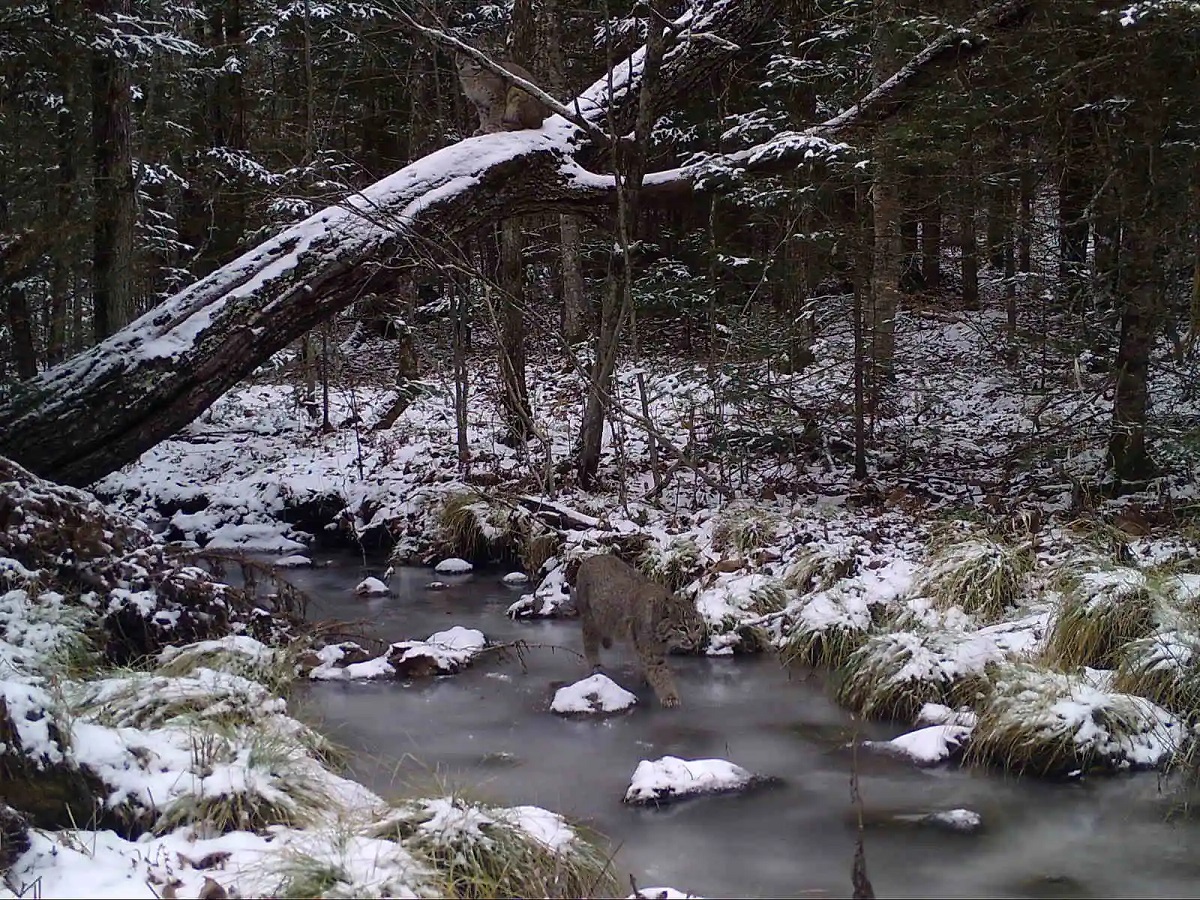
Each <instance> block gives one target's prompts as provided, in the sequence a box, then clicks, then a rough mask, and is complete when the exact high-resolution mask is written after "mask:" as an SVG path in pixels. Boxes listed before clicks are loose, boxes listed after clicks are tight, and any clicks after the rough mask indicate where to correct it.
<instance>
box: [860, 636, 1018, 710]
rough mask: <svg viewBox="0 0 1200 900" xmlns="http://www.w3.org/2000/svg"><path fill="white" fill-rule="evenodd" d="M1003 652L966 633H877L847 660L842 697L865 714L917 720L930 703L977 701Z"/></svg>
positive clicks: (954, 704) (957, 704) (947, 703)
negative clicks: (988, 671) (989, 665)
mask: <svg viewBox="0 0 1200 900" xmlns="http://www.w3.org/2000/svg"><path fill="white" fill-rule="evenodd" d="M1000 655H1001V654H1000V650H999V649H998V648H997V647H996V646H995V645H994V644H992V643H989V642H987V641H986V640H980V639H977V638H975V637H974V636H972V635H970V634H966V633H961V634H960V633H953V632H949V633H945V634H942V633H938V632H913V631H901V632H896V633H888V634H875V635H872V636H871V637H869V638H868V639H867V640H866V642H865V643H863V645H862V646H861V647H859V648H858V649H857V650H855V651H854V652H853V653H851V654H850V656H849V658H848V659H847V660H846V664H845V665H844V666H843V667H842V670H841V672H840V683H839V685H838V691H837V699H838V702H839V703H841V704H842V705H844V706H846V707H848V708H850V709H852V710H854V711H855V712H858V713H861V714H862V715H864V716H869V717H872V718H886V719H900V720H903V721H913V720H915V719H916V717H917V713H919V712H920V711H921V707H923V706H924V705H925V704H926V703H942V704H945V705H947V706H951V707H957V706H959V705H962V704H964V703H970V702H971V701H973V700H974V698H975V697H976V696H977V695H978V693H979V692H980V691H981V690H982V689H983V688H984V687H985V686H986V678H985V676H984V666H985V665H986V663H987V662H989V661H992V660H996V659H999V658H1000Z"/></svg>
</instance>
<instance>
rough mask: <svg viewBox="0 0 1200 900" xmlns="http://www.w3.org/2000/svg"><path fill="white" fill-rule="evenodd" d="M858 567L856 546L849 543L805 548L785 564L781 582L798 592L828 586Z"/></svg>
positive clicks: (851, 573) (811, 590)
mask: <svg viewBox="0 0 1200 900" xmlns="http://www.w3.org/2000/svg"><path fill="white" fill-rule="evenodd" d="M857 571H858V548H857V547H856V546H855V545H853V544H842V545H827V546H824V547H820V548H817V549H810V550H805V551H804V552H803V553H801V554H800V555H799V556H798V557H797V558H796V560H795V561H794V562H793V563H792V564H791V565H790V566H789V567H788V570H787V572H786V573H785V574H784V576H783V583H784V585H785V586H787V587H788V588H789V589H791V590H793V591H797V592H799V593H800V594H808V593H812V592H814V591H819V590H826V589H829V588H832V587H833V586H834V585H836V584H837V583H838V582H839V581H841V580H842V579H843V578H849V577H851V576H852V575H854V574H855V573H856V572H857Z"/></svg>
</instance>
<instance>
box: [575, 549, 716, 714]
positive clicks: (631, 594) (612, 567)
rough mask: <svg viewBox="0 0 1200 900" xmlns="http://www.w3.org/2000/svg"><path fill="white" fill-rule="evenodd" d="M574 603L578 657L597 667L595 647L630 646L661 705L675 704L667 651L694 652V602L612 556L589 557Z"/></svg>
mask: <svg viewBox="0 0 1200 900" xmlns="http://www.w3.org/2000/svg"><path fill="white" fill-rule="evenodd" d="M575 606H576V608H577V609H578V610H579V615H580V618H581V619H582V620H583V655H584V657H585V658H586V659H587V662H588V664H589V665H590V666H591V667H592V670H593V671H596V670H598V669H599V668H600V646H601V645H602V644H603V645H604V647H606V648H607V647H611V646H612V642H613V640H614V639H620V640H627V641H629V642H631V643H632V644H633V649H634V651H635V652H636V653H637V657H638V662H640V663H641V664H642V668H643V669H644V670H645V673H646V680H647V681H648V682H650V686H651V687H652V688H654V694H655V696H656V697H658V702H659V703H661V704H662V705H663V706H678V705H679V692H678V691H677V690H676V689H675V679H674V678H672V677H671V670H670V669H669V668H668V667H667V660H666V655H667V653H668V652H669V651H670V650H673V649H674V650H698V649H699V648H700V647H701V646H702V644H703V641H704V638H705V628H704V620H703V619H702V618H701V617H700V614H699V613H698V612H696V608H695V606H693V605H692V604H691V603H689V602H688V601H686V600H684V599H682V598H681V597H678V596H676V595H675V594H672V593H671V592H670V591H668V590H667V589H666V588H665V587H663V586H662V585H661V584H658V583H657V582H654V581H651V580H650V579H649V578H647V577H646V576H645V575H643V574H642V573H641V572H639V571H638V570H637V569H635V568H633V566H631V565H629V564H628V563H625V562H623V561H622V560H621V559H619V558H618V557H616V556H613V555H611V554H602V555H599V556H589V557H588V558H587V559H585V560H584V561H583V562H582V563H580V565H579V572H578V574H577V575H576V576H575Z"/></svg>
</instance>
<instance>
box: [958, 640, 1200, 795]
mask: <svg viewBox="0 0 1200 900" xmlns="http://www.w3.org/2000/svg"><path fill="white" fill-rule="evenodd" d="M1186 739H1187V732H1186V730H1185V728H1184V726H1183V724H1182V723H1181V722H1180V721H1179V720H1178V719H1177V718H1176V717H1174V716H1173V715H1171V714H1170V713H1169V712H1167V711H1166V710H1165V709H1163V708H1162V707H1160V706H1158V705H1157V704H1155V703H1153V702H1151V701H1150V700H1147V699H1145V698H1144V697H1135V696H1133V695H1130V694H1122V693H1118V692H1114V691H1111V690H1107V689H1104V688H1103V687H1097V686H1095V685H1094V684H1090V683H1088V681H1087V680H1086V679H1085V678H1084V677H1082V676H1078V675H1067V674H1064V673H1062V672H1056V671H1054V670H1052V669H1047V668H1042V667H1039V666H1037V665H1035V664H1033V663H1019V664H1011V665H1007V666H1004V667H1001V668H999V669H998V671H997V672H996V673H995V675H994V677H993V679H992V689H991V691H990V692H989V693H988V695H987V697H986V699H985V700H984V701H983V703H982V704H981V705H980V707H979V718H978V722H977V723H976V725H975V728H974V730H973V731H972V734H971V741H970V745H969V747H968V755H969V756H970V757H972V758H974V759H977V760H980V761H984V762H988V763H992V764H995V765H999V766H1001V767H1003V768H1004V769H1006V770H1007V771H1010V772H1016V773H1030V774H1035V775H1057V776H1062V775H1069V774H1071V773H1077V772H1087V771H1090V770H1093V769H1110V770H1111V769H1127V768H1149V767H1154V766H1160V765H1163V764H1164V763H1166V762H1168V761H1169V760H1170V759H1171V758H1172V756H1173V755H1174V754H1175V753H1176V752H1178V751H1179V750H1180V749H1181V748H1182V747H1183V746H1184V743H1185V741H1186Z"/></svg>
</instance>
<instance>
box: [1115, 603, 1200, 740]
mask: <svg viewBox="0 0 1200 900" xmlns="http://www.w3.org/2000/svg"><path fill="white" fill-rule="evenodd" d="M1113 687H1114V688H1115V689H1116V690H1119V691H1125V692H1126V693H1129V694H1137V695H1138V696H1141V697H1146V698H1147V699H1149V700H1153V701H1154V702H1155V703H1157V704H1159V705H1160V706H1163V707H1166V708H1167V709H1169V710H1171V711H1172V712H1173V713H1175V714H1176V715H1179V716H1182V717H1184V718H1185V719H1187V720H1188V721H1191V722H1195V721H1196V719H1197V717H1198V716H1200V620H1198V619H1197V617H1196V614H1195V612H1194V611H1191V610H1189V612H1188V613H1187V614H1186V616H1184V617H1181V621H1179V622H1178V623H1176V624H1175V625H1174V626H1169V627H1164V628H1162V629H1160V630H1158V631H1156V632H1155V633H1154V634H1152V635H1150V636H1149V637H1144V638H1141V639H1139V640H1135V641H1131V642H1129V643H1128V644H1126V645H1125V646H1124V648H1123V649H1122V651H1121V661H1120V666H1119V667H1118V669H1117V673H1116V677H1115V678H1114V680H1113Z"/></svg>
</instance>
